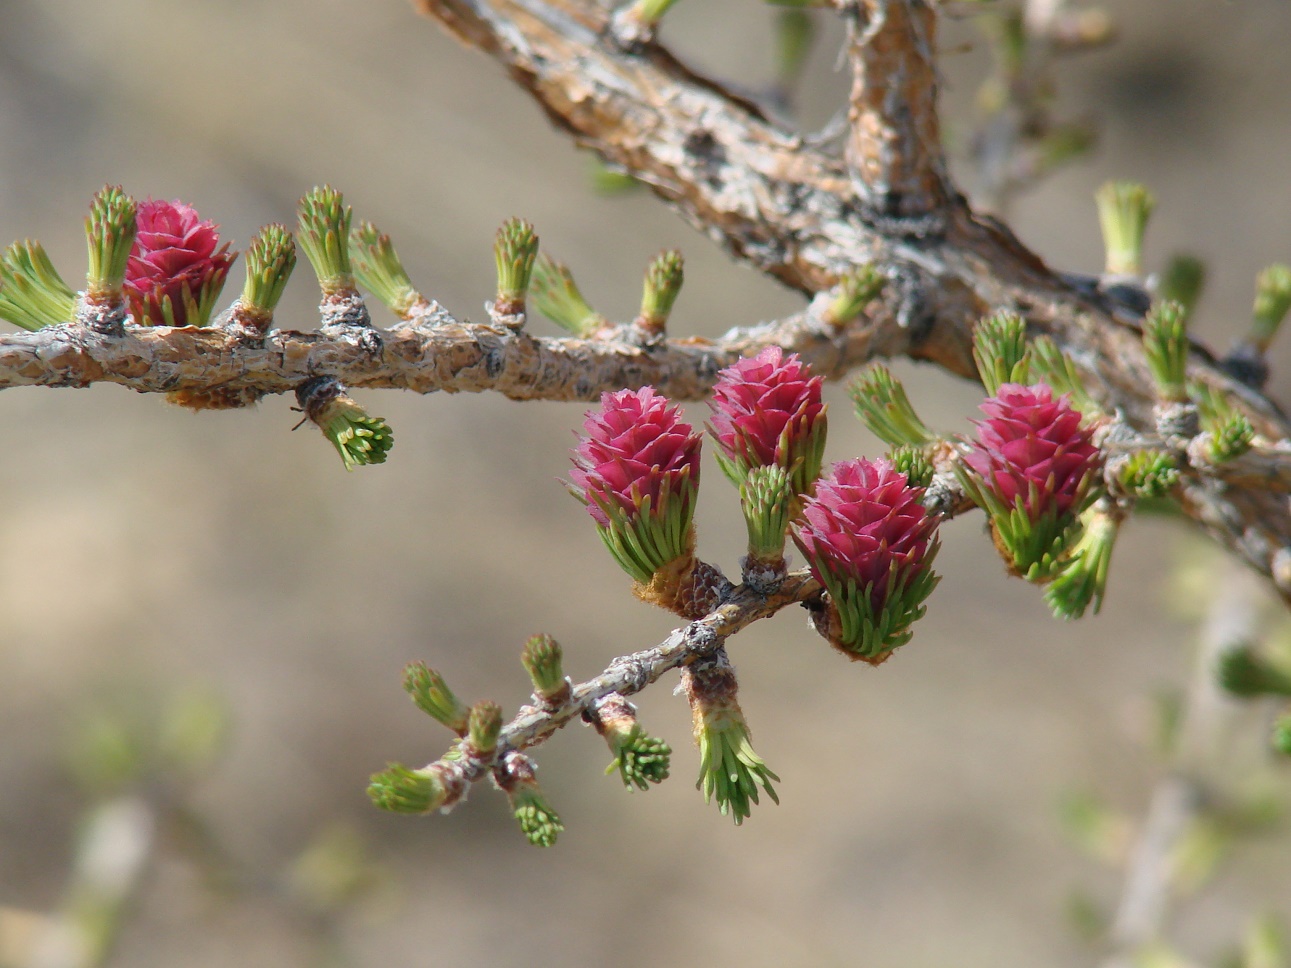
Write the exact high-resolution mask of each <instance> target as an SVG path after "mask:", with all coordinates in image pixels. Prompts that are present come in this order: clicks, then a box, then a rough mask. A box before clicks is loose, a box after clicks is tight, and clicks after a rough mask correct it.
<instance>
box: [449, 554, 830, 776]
mask: <svg viewBox="0 0 1291 968" xmlns="http://www.w3.org/2000/svg"><path fill="white" fill-rule="evenodd" d="M819 593H820V585H819V584H818V583H817V582H816V580H815V579H814V578H812V577H811V576H810V575H808V574H807V573H806V572H795V573H793V574H790V575H789V576H787V577H786V578H785V580H784V582H783V583H782V584H781V586H780V588H779V589H778V590H777V591H776V592H775V593H773V594H771V595H762V594H759V593H758V592H755V591H753V590H752V589H751V588H749V587H748V586H747V585H739V586H737V587H735V588H734V589H733V590H732V591H731V593H730V594H729V595H728V596H727V597H726V598H725V599H724V600H723V601H722V603H721V604H720V605H718V606H717V608H715V609H713V611H711V612H710V613H709V614H707V615H705V616H704V617H703V618H701V619H698V620H696V621H694V622H691V623H690V624H689V625H686V626H684V627H682V628H679V629H675V630H674V631H673V633H672V634H671V635H669V636H668V637H667V638H666V639H664V640H663V641H662V642H661V643H659V644H658V645H656V646H655V647H654V648H651V649H645V650H643V651H641V652H634V653H632V654H630V655H624V656H619V657H618V658H616V659H615V660H614V661H613V662H612V663H610V666H609V668H607V669H606V670H605V671H604V672H602V673H601V674H600V675H599V676H597V677H596V678H594V679H589V680H587V681H586V682H580V683H579V684H577V685H576V686H574V687H573V689H572V691H571V693H570V696H569V699H568V700H566V701H565V702H563V703H560V704H559V705H558V706H555V707H549V708H540V707H537V706H523V707H521V709H520V712H519V714H518V715H517V716H516V717H515V718H514V719H513V720H511V722H509V723H508V724H507V725H506V726H504V727H503V729H502V733H501V736H500V738H499V740H498V747H497V750H498V752H497V759H498V760H499V761H500V760H502V759H503V758H505V755H506V754H507V753H508V752H510V751H512V750H524V749H528V748H529V747H532V746H536V745H538V744H539V743H541V742H543V741H544V740H546V739H547V738H548V737H550V736H551V735H552V734H553V733H554V732H556V730H558V729H560V728H561V727H562V726H565V725H566V724H568V723H569V722H571V721H573V720H575V719H578V718H580V717H581V716H582V715H583V713H584V712H585V711H587V710H589V709H591V708H592V707H593V706H594V705H595V704H596V703H597V702H598V701H600V700H601V699H604V698H605V697H606V696H608V695H610V694H611V693H617V694H618V695H620V696H631V695H634V694H636V693H638V692H640V691H641V690H642V689H644V688H646V686H648V685H650V684H651V683H653V682H655V681H657V680H658V679H659V677H660V676H662V675H663V674H664V673H665V672H667V671H668V670H669V669H676V668H677V667H679V666H682V665H685V664H687V663H689V662H693V661H695V660H696V659H698V658H700V657H702V656H708V655H712V654H713V653H714V652H716V651H717V649H719V648H720V647H721V646H722V644H723V643H724V642H725V641H726V640H727V639H728V638H729V637H730V636H732V635H734V634H735V633H736V632H739V631H740V630H741V629H744V628H746V627H747V626H749V625H751V624H753V623H754V622H756V621H758V620H759V619H764V618H769V617H770V616H772V615H774V614H775V613H776V612H778V611H780V610H781V609H782V608H784V607H785V606H787V605H794V604H798V603H801V602H805V601H808V600H809V599H811V598H813V597H815V596H816V595H818V594H819ZM462 771H463V777H464V779H466V780H468V781H472V782H473V781H476V780H479V779H482V778H483V777H485V776H487V775H488V772H489V767H488V765H487V764H484V763H480V762H478V761H476V760H474V759H472V758H470V757H469V756H468V757H466V759H464V760H463V761H462Z"/></svg>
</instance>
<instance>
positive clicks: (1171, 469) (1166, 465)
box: [1119, 450, 1179, 499]
mask: <svg viewBox="0 0 1291 968" xmlns="http://www.w3.org/2000/svg"><path fill="white" fill-rule="evenodd" d="M1119 479H1120V484H1121V487H1122V488H1124V489H1125V491H1126V492H1127V493H1129V494H1132V495H1134V496H1135V497H1137V498H1148V499H1159V498H1163V497H1165V496H1166V495H1167V494H1169V493H1170V492H1171V491H1172V490H1174V488H1175V487H1176V486H1177V485H1178V483H1179V463H1178V461H1177V460H1176V459H1175V456H1174V455H1173V454H1170V453H1167V452H1166V451H1163V450H1140V451H1136V452H1135V453H1133V454H1131V455H1130V458H1129V460H1127V461H1126V462H1125V465H1124V466H1123V467H1122V468H1121V471H1120V478H1119Z"/></svg>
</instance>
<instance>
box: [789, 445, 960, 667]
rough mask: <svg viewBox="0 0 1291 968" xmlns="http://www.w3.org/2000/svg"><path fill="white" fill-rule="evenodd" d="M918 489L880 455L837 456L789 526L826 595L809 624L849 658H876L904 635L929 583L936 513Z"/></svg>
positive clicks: (928, 590)
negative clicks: (824, 606)
mask: <svg viewBox="0 0 1291 968" xmlns="http://www.w3.org/2000/svg"><path fill="white" fill-rule="evenodd" d="M923 492H924V489H923V488H921V487H914V486H912V485H911V484H910V482H909V481H908V480H907V478H906V476H905V475H904V474H902V473H901V472H900V471H898V470H896V469H895V468H894V467H893V466H892V464H891V463H890V462H888V461H886V460H878V461H871V460H866V459H864V458H862V459H860V460H849V461H840V462H839V463H837V464H835V465H834V466H833V468H832V469H831V470H830V472H829V473H828V474H826V475H825V476H824V477H822V478H821V479H820V480H819V481H818V482H817V483H816V493H815V495H814V496H813V497H811V498H809V499H808V500H807V502H806V504H805V506H804V508H803V512H802V519H801V521H799V522H798V523H797V524H796V525H795V526H794V528H793V539H794V542H795V543H796V544H797V545H798V548H799V550H801V551H802V553H803V555H805V556H806V558H807V563H808V566H809V567H810V568H811V573H812V574H813V575H814V576H815V577H816V580H817V581H819V582H820V583H821V584H822V585H824V586H825V588H826V589H827V590H828V592H829V596H830V608H829V610H828V612H827V613H826V615H824V616H821V618H818V619H816V624H817V628H818V629H820V630H821V632H822V634H824V635H825V636H826V638H828V639H829V640H830V641H831V642H832V643H833V644H834V646H835V647H836V648H838V649H839V650H841V651H842V652H844V653H846V654H848V655H850V656H851V657H852V658H854V659H864V660H865V661H867V662H871V663H874V664H878V663H879V662H882V661H883V660H884V659H886V658H887V657H888V655H889V654H890V653H891V651H892V650H893V649H895V648H896V647H897V646H900V645H904V644H905V643H906V642H908V641H909V640H910V636H911V634H912V633H911V631H910V626H911V625H912V624H913V623H914V621H915V620H916V619H918V618H920V617H921V616H922V615H923V613H924V611H925V608H924V605H923V602H924V600H925V599H926V598H927V597H928V595H929V594H930V593H931V592H932V590H933V588H934V587H935V586H936V584H937V581H938V578H937V576H936V575H935V574H933V572H932V569H931V565H932V560H933V557H934V556H935V555H936V553H937V548H938V542H937V538H936V530H937V524H938V519H937V518H936V517H933V516H932V515H930V514H929V513H928V511H927V509H926V508H924V506H923V505H922V504H921V503H920V499H921V498H922V497H923ZM822 619H823V623H822Z"/></svg>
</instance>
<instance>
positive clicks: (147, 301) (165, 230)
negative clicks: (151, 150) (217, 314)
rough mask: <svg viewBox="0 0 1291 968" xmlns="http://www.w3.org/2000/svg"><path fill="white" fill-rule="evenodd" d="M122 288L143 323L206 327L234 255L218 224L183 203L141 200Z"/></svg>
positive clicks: (138, 320) (133, 311)
mask: <svg viewBox="0 0 1291 968" xmlns="http://www.w3.org/2000/svg"><path fill="white" fill-rule="evenodd" d="M135 225H136V229H137V231H136V235H135V241H134V247H133V248H132V249H131V251H130V260H129V262H128V263H127V266H126V281H125V292H126V298H127V300H128V302H129V304H130V312H131V314H132V315H133V316H134V318H135V322H137V323H139V324H140V325H144V326H204V325H206V323H207V322H208V321H209V319H210V315H211V310H212V309H213V308H214V305H215V300H216V299H217V298H218V297H219V293H220V290H221V289H222V288H223V286H224V280H225V278H226V277H227V275H228V272H229V267H230V266H231V265H232V264H233V260H234V259H235V258H236V257H237V254H236V253H233V252H230V251H229V245H228V243H227V242H226V243H224V244H223V245H220V236H219V232H218V231H217V229H218V226H216V225H215V223H213V222H209V221H204V220H203V219H202V218H201V217H200V216H199V215H198V214H197V211H196V210H195V209H193V207H192V206H190V205H185V204H184V203H183V202H179V201H174V202H167V201H156V200H153V199H151V198H150V199H148V200H147V201H144V202H140V203H139V208H138V212H137V214H136V216H135Z"/></svg>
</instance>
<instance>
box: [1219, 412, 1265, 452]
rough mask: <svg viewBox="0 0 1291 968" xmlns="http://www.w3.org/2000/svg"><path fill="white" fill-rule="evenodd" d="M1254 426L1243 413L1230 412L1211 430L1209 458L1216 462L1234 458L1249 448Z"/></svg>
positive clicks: (1253, 436)
mask: <svg viewBox="0 0 1291 968" xmlns="http://www.w3.org/2000/svg"><path fill="white" fill-rule="evenodd" d="M1254 441H1255V428H1254V427H1252V426H1251V421H1250V420H1249V419H1248V418H1247V416H1246V414H1244V413H1236V412H1233V413H1230V414H1229V415H1228V416H1227V417H1225V418H1224V420H1223V421H1222V422H1221V423H1219V424H1217V425H1216V426H1215V427H1214V428H1213V429H1212V430H1211V438H1210V447H1209V452H1210V459H1211V460H1213V461H1214V462H1215V463H1217V464H1222V463H1224V462H1225V461H1230V460H1236V459H1237V458H1238V457H1241V456H1242V455H1243V454H1245V453H1246V452H1247V451H1249V450H1250V449H1251V447H1252V446H1253V444H1254Z"/></svg>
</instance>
